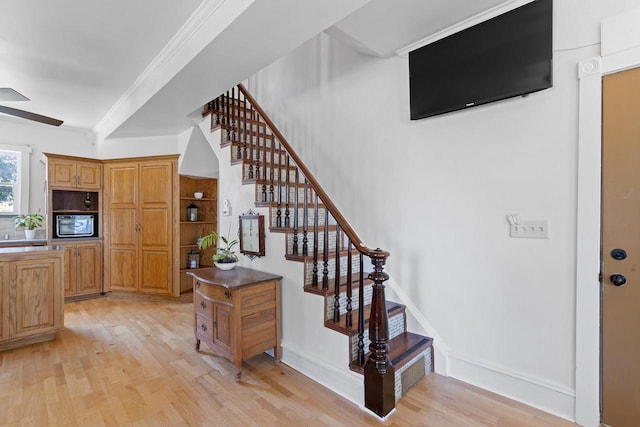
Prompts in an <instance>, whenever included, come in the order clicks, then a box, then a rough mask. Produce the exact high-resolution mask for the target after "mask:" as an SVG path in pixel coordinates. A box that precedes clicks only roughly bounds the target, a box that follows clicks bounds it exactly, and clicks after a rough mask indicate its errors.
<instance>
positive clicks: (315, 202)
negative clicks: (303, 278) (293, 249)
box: [311, 191, 318, 288]
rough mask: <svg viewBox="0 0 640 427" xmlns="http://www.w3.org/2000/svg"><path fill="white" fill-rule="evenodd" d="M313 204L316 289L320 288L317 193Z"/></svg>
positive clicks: (314, 281)
mask: <svg viewBox="0 0 640 427" xmlns="http://www.w3.org/2000/svg"><path fill="white" fill-rule="evenodd" d="M313 194H314V203H313V274H312V276H311V284H312V285H313V287H314V288H317V287H318V193H316V192H315V191H314V192H313Z"/></svg>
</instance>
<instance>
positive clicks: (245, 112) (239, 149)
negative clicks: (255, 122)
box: [236, 98, 247, 177]
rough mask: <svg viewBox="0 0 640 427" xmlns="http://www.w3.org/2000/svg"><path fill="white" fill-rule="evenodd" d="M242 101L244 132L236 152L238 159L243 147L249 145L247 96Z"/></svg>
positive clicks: (240, 157)
mask: <svg viewBox="0 0 640 427" xmlns="http://www.w3.org/2000/svg"><path fill="white" fill-rule="evenodd" d="M242 102H243V104H242V119H243V121H244V126H243V128H244V132H242V143H240V142H239V143H238V150H237V152H236V157H237V158H238V160H241V159H242V147H243V146H245V147H246V146H247V98H244V99H243V101H242ZM243 169H244V166H243ZM242 176H243V177H244V170H243V171H242Z"/></svg>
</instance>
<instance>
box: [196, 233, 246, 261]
mask: <svg viewBox="0 0 640 427" xmlns="http://www.w3.org/2000/svg"><path fill="white" fill-rule="evenodd" d="M218 240H220V241H221V242H222V243H223V246H217V243H218ZM237 244H238V240H230V239H229V238H228V237H225V236H220V235H218V233H216V232H215V231H212V232H211V233H209V234H207V235H206V236H202V239H200V242H199V243H198V246H199V247H200V249H206V248H208V247H209V246H214V245H216V246H217V247H216V253H215V254H214V255H213V263H214V264H215V265H216V267H218V268H219V269H221V270H231V269H232V268H233V267H235V266H236V263H237V262H238V257H237V256H236V253H235V252H234V251H233V247H234V246H235V245H237Z"/></svg>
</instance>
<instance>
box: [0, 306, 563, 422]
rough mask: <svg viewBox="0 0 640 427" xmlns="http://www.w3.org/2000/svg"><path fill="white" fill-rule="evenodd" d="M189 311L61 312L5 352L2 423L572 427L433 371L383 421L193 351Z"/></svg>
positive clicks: (261, 365) (262, 362)
mask: <svg viewBox="0 0 640 427" xmlns="http://www.w3.org/2000/svg"><path fill="white" fill-rule="evenodd" d="M192 322H193V314H192V307H191V304H178V303H162V302H146V301H131V300H123V299H115V298H100V299H94V300H87V301H79V302H72V303H67V304H66V305H65V330H64V331H63V332H62V333H61V334H60V336H59V337H58V338H57V339H56V340H54V341H51V342H49V343H42V344H35V345H31V346H28V347H24V348H20V349H15V350H9V351H5V352H0V425H2V426H5V425H8V426H13V425H15V426H18V425H29V426H49V425H61V426H62V425H64V426H119V425H135V426H185V425H190V426H362V425H386V426H438V427H440V426H464V427H469V426H567V425H574V424H572V423H569V422H566V421H564V420H561V419H559V418H556V417H553V416H551V415H548V414H545V413H544V412H541V411H538V410H535V409H532V408H530V407H527V406H525V405H522V404H519V403H516V402H513V401H510V400H508V399H505V398H502V397H499V396H496V395H493V394H491V393H488V392H486V391H483V390H480V389H477V388H475V387H472V386H469V385H466V384H464V383H462V382H459V381H456V380H452V379H449V378H445V377H441V376H438V375H435V374H432V375H430V376H428V377H427V378H426V379H424V380H422V381H421V382H419V383H418V384H417V385H416V386H415V387H414V388H413V389H411V390H410V391H409V393H408V394H407V395H406V396H405V397H404V398H403V399H402V400H401V401H400V402H399V403H398V405H397V408H396V411H395V412H394V413H393V414H392V415H391V416H390V417H389V418H388V419H387V421H386V422H384V423H382V422H380V421H378V420H377V419H376V418H374V417H372V416H371V415H369V414H367V413H365V412H363V411H361V410H360V409H359V408H358V407H357V406H356V405H354V404H352V403H351V402H349V401H346V400H344V399H343V398H341V397H340V396H338V395H337V394H335V393H333V392H331V391H329V390H328V389H326V388H324V387H322V386H320V385H318V384H316V383H314V382H313V381H311V380H310V379H308V378H306V377H305V376H303V375H301V374H300V373H298V372H296V371H295V370H293V369H291V368H289V367H288V366H286V365H285V364H282V363H281V364H276V363H274V361H273V359H271V358H270V357H269V356H268V355H266V354H265V355H261V356H258V357H256V358H253V359H251V360H250V361H249V362H248V363H245V365H244V367H243V381H242V382H241V383H239V384H238V383H236V382H235V381H234V378H235V371H234V368H233V366H232V364H231V363H229V362H227V361H225V360H223V359H221V358H218V357H215V356H212V355H211V354H207V353H206V345H204V344H203V346H202V347H203V350H204V351H203V352H201V353H196V352H195V351H194V349H193V344H194V339H193V333H192Z"/></svg>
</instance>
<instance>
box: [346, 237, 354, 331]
mask: <svg viewBox="0 0 640 427" xmlns="http://www.w3.org/2000/svg"><path fill="white" fill-rule="evenodd" d="M352 250H353V248H352V247H351V240H349V243H347V315H346V318H345V325H346V327H347V328H350V327H351V326H353V313H352V312H353V306H352V305H351V298H352V297H353V281H352V280H351V274H352V272H351V261H352V259H351V251H352Z"/></svg>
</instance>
